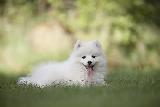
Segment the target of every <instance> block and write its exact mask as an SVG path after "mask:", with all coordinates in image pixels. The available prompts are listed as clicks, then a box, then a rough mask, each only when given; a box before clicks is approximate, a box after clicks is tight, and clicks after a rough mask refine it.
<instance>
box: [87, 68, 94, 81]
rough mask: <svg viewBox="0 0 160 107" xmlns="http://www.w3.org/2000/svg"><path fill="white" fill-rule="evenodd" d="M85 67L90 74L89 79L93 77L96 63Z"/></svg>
mask: <svg viewBox="0 0 160 107" xmlns="http://www.w3.org/2000/svg"><path fill="white" fill-rule="evenodd" d="M85 68H86V69H87V75H88V79H91V78H92V76H93V73H94V69H93V68H94V65H88V66H85Z"/></svg>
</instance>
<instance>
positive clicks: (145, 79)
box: [0, 70, 160, 107]
mask: <svg viewBox="0 0 160 107" xmlns="http://www.w3.org/2000/svg"><path fill="white" fill-rule="evenodd" d="M17 78H18V76H12V77H9V76H6V75H0V106H1V107H44V106H46V107H105V106H108V107H115V106H119V107H158V106H159V105H160V102H159V101H160V71H159V70H152V71H138V70H137V71H131V70H116V71H113V72H110V73H109V74H108V76H107V86H103V87H94V86H93V87H85V88H82V87H54V86H53V87H47V88H43V89H41V88H36V87H32V86H18V85H17V84H16V81H17Z"/></svg>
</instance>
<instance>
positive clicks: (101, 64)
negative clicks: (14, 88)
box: [18, 40, 106, 87]
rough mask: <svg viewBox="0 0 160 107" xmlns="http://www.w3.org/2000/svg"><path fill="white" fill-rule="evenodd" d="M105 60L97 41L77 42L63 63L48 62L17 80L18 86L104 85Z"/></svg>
mask: <svg viewBox="0 0 160 107" xmlns="http://www.w3.org/2000/svg"><path fill="white" fill-rule="evenodd" d="M105 74H106V58H105V56H104V54H103V52H102V49H101V45H100V43H99V42H98V41H88V42H84V41H79V40H78V41H77V42H76V44H75V46H74V49H73V52H72V53H71V55H70V57H69V58H68V60H66V61H64V62H58V63H57V62H49V63H44V64H41V65H39V66H37V67H36V68H35V69H34V70H33V72H32V73H31V74H30V75H28V76H26V77H21V78H20V79H19V80H18V84H32V85H35V86H39V87H43V86H50V85H55V84H62V83H63V84H64V83H65V85H80V86H86V85H87V86H88V85H91V84H93V85H104V84H105V81H104V78H105Z"/></svg>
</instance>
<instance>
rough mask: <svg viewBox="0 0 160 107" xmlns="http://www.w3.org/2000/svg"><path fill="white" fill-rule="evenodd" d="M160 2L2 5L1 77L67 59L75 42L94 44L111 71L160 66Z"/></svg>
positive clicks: (12, 0) (19, 0) (37, 0)
mask: <svg viewBox="0 0 160 107" xmlns="http://www.w3.org/2000/svg"><path fill="white" fill-rule="evenodd" d="M159 29H160V1H159V0H1V1H0V72H2V73H5V74H19V73H26V72H29V71H30V69H31V68H32V67H33V65H35V64H37V63H39V62H44V61H48V60H56V61H61V60H65V59H66V58H67V57H68V56H69V54H70V52H71V50H72V47H73V45H74V43H75V41H76V40H77V39H81V40H93V39H98V40H99V41H100V42H101V43H102V46H103V49H104V51H105V54H106V56H107V60H108V66H109V69H118V68H130V69H153V68H159V65H160V43H159V40H160V30H159Z"/></svg>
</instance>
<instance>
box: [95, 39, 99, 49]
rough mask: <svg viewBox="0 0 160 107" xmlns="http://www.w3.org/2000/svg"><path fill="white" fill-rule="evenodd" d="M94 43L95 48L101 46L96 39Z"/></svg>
mask: <svg viewBox="0 0 160 107" xmlns="http://www.w3.org/2000/svg"><path fill="white" fill-rule="evenodd" d="M94 43H95V45H96V47H97V48H101V44H100V42H99V41H98V40H95V41H94Z"/></svg>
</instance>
